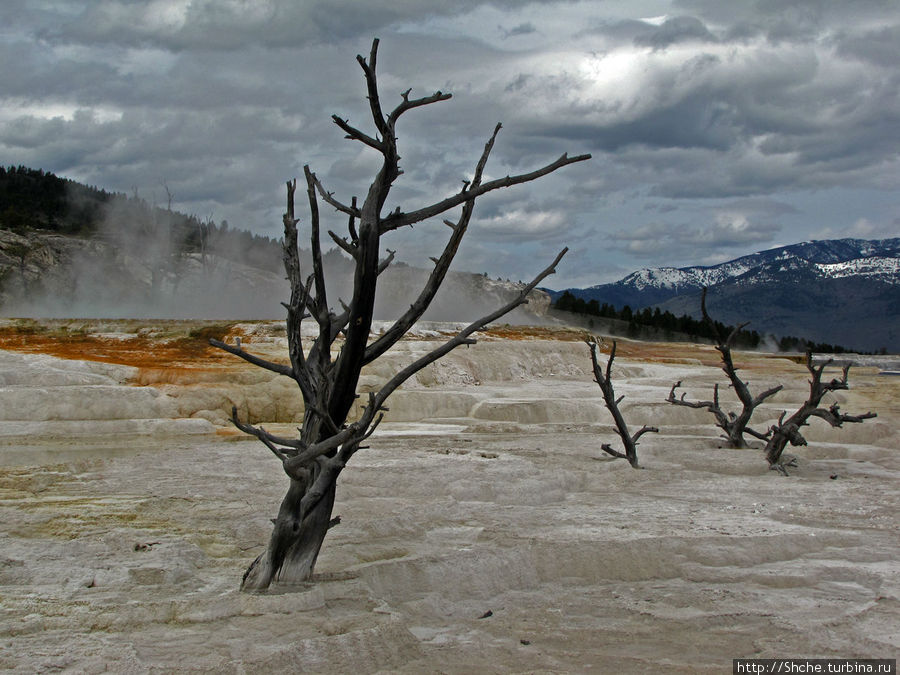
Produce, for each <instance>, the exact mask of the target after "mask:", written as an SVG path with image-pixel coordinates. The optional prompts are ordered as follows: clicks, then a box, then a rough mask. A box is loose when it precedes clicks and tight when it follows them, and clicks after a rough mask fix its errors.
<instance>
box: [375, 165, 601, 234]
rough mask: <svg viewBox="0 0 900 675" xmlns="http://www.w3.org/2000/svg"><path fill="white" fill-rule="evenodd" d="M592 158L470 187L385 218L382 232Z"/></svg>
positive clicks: (546, 167) (435, 214)
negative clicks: (429, 203) (439, 199)
mask: <svg viewBox="0 0 900 675" xmlns="http://www.w3.org/2000/svg"><path fill="white" fill-rule="evenodd" d="M590 158H591V156H590V155H578V156H577V157H569V156H568V155H563V156H562V157H560V158H559V159H557V160H556V161H555V162H551V163H550V164H548V165H547V166H545V167H542V168H540V169H537V170H536V171H531V172H530V173H523V174H519V175H516V176H506V177H505V178H498V179H496V180H491V181H488V182H487V183H483V184H482V185H479V186H478V187H470V188H469V189H467V190H466V189H464V190H463V191H462V192H459V193H457V194H455V195H453V196H452V197H447V199H444V200H442V201H439V202H437V203H435V204H432V205H431V206H426V207H424V208H421V209H418V210H416V211H412V212H409V213H392V214H391V215H390V216H388V217H387V218H384V219H383V220H382V221H381V232H382V233H385V232H390V231H391V230H396V229H397V228H400V227H405V226H407V225H412V224H413V223H419V222H421V221H423V220H426V219H428V218H433V217H434V216H438V215H440V214H442V213H444V212H445V211H448V210H450V209H452V208H453V207H454V206H459V205H460V204H462V203H463V202H466V201H469V200H471V199H474V198H475V197H480V196H481V195H483V194H485V193H488V192H491V191H493V190H498V189H500V188H505V187H510V186H513V185H519V184H520V183H527V182H529V181H532V180H535V179H537V178H540V177H541V176H546V175H547V174H549V173H553V172H554V171H556V170H557V169H560V168H562V167H564V166H568V165H569V164H574V163H576V162H583V161H585V160H588V159H590Z"/></svg>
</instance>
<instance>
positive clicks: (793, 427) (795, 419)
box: [765, 352, 878, 476]
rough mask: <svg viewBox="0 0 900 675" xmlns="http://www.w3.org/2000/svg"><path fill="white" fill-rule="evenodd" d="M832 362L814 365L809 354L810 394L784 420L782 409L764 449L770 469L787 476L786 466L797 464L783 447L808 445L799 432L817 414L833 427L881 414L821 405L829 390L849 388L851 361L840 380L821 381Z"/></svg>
mask: <svg viewBox="0 0 900 675" xmlns="http://www.w3.org/2000/svg"><path fill="white" fill-rule="evenodd" d="M832 363H834V360H833V359H828V360H827V361H824V362H822V363H821V364H819V365H818V366H816V365H814V364H813V356H812V352H807V353H806V369H807V370H808V371H809V373H810V376H811V379H810V381H809V396H808V397H807V399H806V401H804V402H803V405H801V406H800V408H798V409H797V411H796V412H795V413H794V414H793V415H791V416H790V417H788V418H787V419H785V415H787V411H785V412H782V413H781V416H780V417H779V418H778V423H777V424H775V425H773V426H772V428H771V429H770V430H769V433H768V440H767V442H766V449H765V452H766V460H767V461H768V462H769V468H770V469H773V470H776V471H779V472H781V473H782V474H784V475H785V476H786V475H787V467H790V466H797V461H796V458H795V457H787V458H786V456H785V455H783V453H784V449H785V447H787V445H788V443H790V444H791V445H793V446H795V447H796V446H800V445H806V439H805V438H804V437H803V435H802V434H801V433H800V427H802V426H805V425H806V424H808V420H809V418H810V417H818V418H819V419H823V420H825V421H826V422H828V424H830V425H831V426H833V427H841V426H843V424H844V423H845V422H853V423H861V422H863V420H867V419H871V418H873V417H877V416H878V415H877V414H876V413H873V412H867V413H865V414H863V415H848V414H846V413H842V412H841V411H840V407H839V406H838V404H837V403H836V402H835V403H832V404H831V405H830V406H829V407H827V408H825V407H820V405H821V403H822V399H823V398H824V397H825V395H826V394H828V393H829V392H832V391H838V390H842V389H849V388H850V386H849V384H848V383H847V376H848V373H849V372H850V364H849V363H848V364H846V365H845V366H844V367H843V368H842V371H841V377H840V379H838V378H832V380H831V381H830V382H822V373H823V372H824V371H825V368H827V367H828V366H830V365H831V364H832Z"/></svg>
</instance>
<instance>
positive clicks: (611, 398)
mask: <svg viewBox="0 0 900 675" xmlns="http://www.w3.org/2000/svg"><path fill="white" fill-rule="evenodd" d="M585 342H587V346H588V347H590V350H591V366H592V368H593V371H594V381H595V382H596V383H597V384H598V385H599V386H600V391H601V392H602V393H603V402H604V403H605V404H606V409H607V410H609V413H610V414H611V415H612V416H613V421H614V422H615V423H616V432H617V433H618V434H619V438H621V439H622V445H624V446H625V452H624V453H622V452H619V451H618V450H615V449H613V447H612V446H611V445H610V444H609V443H603V444H602V445H601V446H600V449H601V450H603V452H605V453H606V454H608V455H612V456H613V457H618V458H620V459H627V460H628V463H629V464H631V468H633V469H640V468H641V467H640V465H639V464H638V457H637V445H638V439H640V437H641V436H643V435H644V434H646V433H658V432H659V429H657V428H656V427H650V426H646V425H644V426H643V427H641V428H640V429H638V430H637V432H635V433H634V434H633V435H632V434H631V433H629V431H628V424H627V423H626V422H625V417H624V416H623V415H622V412H621V411H620V410H619V404H620V403H621V402H622V399H623V398H625V397H624V396H620V397H619V398H616V392H615V390H614V388H613V383H612V364H613V361H614V360H615V358H616V341H615V340H613V343H612V349H611V350H610V352H609V360H608V361H607V362H606V373H604V372H603V369H602V368H601V367H600V362H599V361H598V360H597V347H598V344H597V338H595V337H590V338H588V339H587V340H586V341H585Z"/></svg>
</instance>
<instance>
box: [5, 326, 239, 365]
mask: <svg viewBox="0 0 900 675" xmlns="http://www.w3.org/2000/svg"><path fill="white" fill-rule="evenodd" d="M160 323H163V322H160ZM167 327H168V328H170V329H171V333H172V334H171V335H170V336H167V335H165V334H163V335H160V334H159V333H156V334H131V333H121V334H116V335H108V336H107V335H104V334H102V333H94V332H88V331H87V330H79V329H77V328H72V327H70V326H68V325H64V324H58V323H48V322H41V323H38V322H31V321H21V322H16V323H15V324H12V325H6V326H0V349H6V350H10V351H17V352H26V353H29V354H49V355H51V356H55V357H58V358H62V359H77V360H85V361H100V362H103V363H114V364H119V365H126V366H134V367H136V368H140V369H142V370H150V371H152V370H160V369H166V370H167V371H171V370H172V369H175V370H177V369H181V370H190V371H196V370H198V369H211V368H221V367H222V366H223V365H228V364H229V363H231V362H233V361H234V360H235V358H234V357H233V356H231V355H229V354H226V353H225V352H222V351H221V350H218V349H216V348H214V347H212V346H210V344H209V338H211V337H216V338H219V339H221V338H222V337H224V336H225V335H226V334H227V333H228V332H229V329H230V328H231V326H230V325H229V324H216V325H206V326H203V325H201V326H197V327H193V328H192V327H190V326H188V325H186V324H184V323H179V324H174V323H173V325H172V326H167Z"/></svg>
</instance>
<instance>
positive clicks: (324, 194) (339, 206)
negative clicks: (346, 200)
mask: <svg viewBox="0 0 900 675" xmlns="http://www.w3.org/2000/svg"><path fill="white" fill-rule="evenodd" d="M312 177H313V183H314V184H315V186H316V191H317V192H318V193H319V196H320V197H321V198H322V201H324V202H325V203H326V204H329V205H330V206H331V207H333V208H334V209H335V210H336V211H340V212H341V213H346V214H347V215H348V216H350V219H351V220H350V222H351V226H352V222H353V218H359V209H358V208H357V207H356V197H354V198H353V202H352V204H351V206H347V205H346V204H343V203H341V202H339V201H338V200H337V199H335V198H334V193H333V192H328V191H327V190H326V189H325V187H324V186H323V185H322V183H321V181H319V179H318V178H317V177H316V174H313V175H312ZM353 239H354V240H355V239H356V236H355V235H354V236H353Z"/></svg>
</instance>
